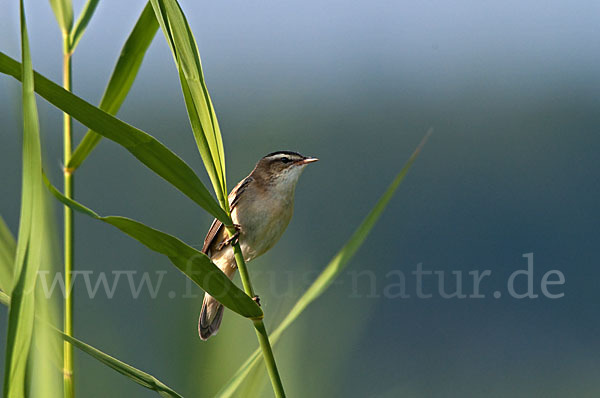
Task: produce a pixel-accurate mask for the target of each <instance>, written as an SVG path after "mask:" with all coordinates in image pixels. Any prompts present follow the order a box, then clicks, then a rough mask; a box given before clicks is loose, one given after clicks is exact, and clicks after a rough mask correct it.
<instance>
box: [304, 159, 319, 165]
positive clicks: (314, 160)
mask: <svg viewBox="0 0 600 398" xmlns="http://www.w3.org/2000/svg"><path fill="white" fill-rule="evenodd" d="M318 160H319V159H317V158H306V159H302V160H301V161H300V164H309V163H313V162H316V161H318Z"/></svg>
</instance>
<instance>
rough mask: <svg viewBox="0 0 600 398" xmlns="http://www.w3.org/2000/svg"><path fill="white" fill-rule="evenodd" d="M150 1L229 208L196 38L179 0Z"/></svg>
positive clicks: (200, 143)
mask: <svg viewBox="0 0 600 398" xmlns="http://www.w3.org/2000/svg"><path fill="white" fill-rule="evenodd" d="M150 1H151V3H152V6H153V8H154V12H155V15H156V19H157V20H158V23H159V24H160V26H161V28H162V30H163V33H164V34H165V38H166V39H167V43H168V44H169V46H170V47H171V51H172V53H173V58H174V59H175V64H176V66H177V69H178V70H179V80H180V81H181V88H182V91H183V97H184V99H185V104H186V107H187V111H188V116H189V119H190V124H191V126H192V131H193V133H194V138H195V139H196V144H197V146H198V150H199V152H200V156H201V157H202V160H203V162H204V166H205V168H206V171H207V172H208V175H209V177H210V180H211V182H212V184H213V188H214V190H215V193H216V194H217V198H218V199H219V202H220V203H221V206H222V207H223V208H224V209H229V203H228V202H227V182H226V178H225V153H224V150H223V139H222V137H221V130H220V129H219V123H218V121H217V115H216V113H215V110H214V107H213V105H212V101H211V99H210V95H209V93H208V88H207V87H206V82H205V80H204V73H203V72H202V64H201V62H200V54H199V52H198V46H197V44H196V40H195V39H194V35H193V33H192V31H191V29H190V27H189V25H188V22H187V20H186V18H185V15H184V14H183V11H182V10H181V8H180V7H179V4H178V3H177V1H176V0H150Z"/></svg>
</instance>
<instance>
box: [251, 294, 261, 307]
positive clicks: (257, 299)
mask: <svg viewBox="0 0 600 398" xmlns="http://www.w3.org/2000/svg"><path fill="white" fill-rule="evenodd" d="M252 300H254V302H255V303H256V304H258V306H259V307H260V297H258V296H254V297H252Z"/></svg>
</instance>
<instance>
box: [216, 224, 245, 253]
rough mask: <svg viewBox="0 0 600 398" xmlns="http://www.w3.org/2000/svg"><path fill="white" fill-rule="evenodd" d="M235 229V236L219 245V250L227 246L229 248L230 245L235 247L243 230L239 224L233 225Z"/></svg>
mask: <svg viewBox="0 0 600 398" xmlns="http://www.w3.org/2000/svg"><path fill="white" fill-rule="evenodd" d="M233 227H234V228H235V233H234V234H233V235H231V236H230V237H229V238H227V239H225V240H224V241H223V242H221V243H220V244H219V247H218V248H217V250H221V249H223V248H224V247H225V246H227V245H228V244H230V243H231V244H232V245H235V244H237V243H238V240H239V237H240V231H241V230H242V227H241V226H239V225H238V224H233Z"/></svg>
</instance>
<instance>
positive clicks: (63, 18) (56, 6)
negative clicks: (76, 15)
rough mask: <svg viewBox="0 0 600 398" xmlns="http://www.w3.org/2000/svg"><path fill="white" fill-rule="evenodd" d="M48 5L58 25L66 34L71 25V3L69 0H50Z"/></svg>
mask: <svg viewBox="0 0 600 398" xmlns="http://www.w3.org/2000/svg"><path fill="white" fill-rule="evenodd" d="M50 6H51V7H52V11H53V12H54V16H55V17H56V22H58V27H59V28H60V30H61V31H62V32H63V35H67V34H68V33H69V31H70V30H71V26H73V3H71V0H50Z"/></svg>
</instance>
